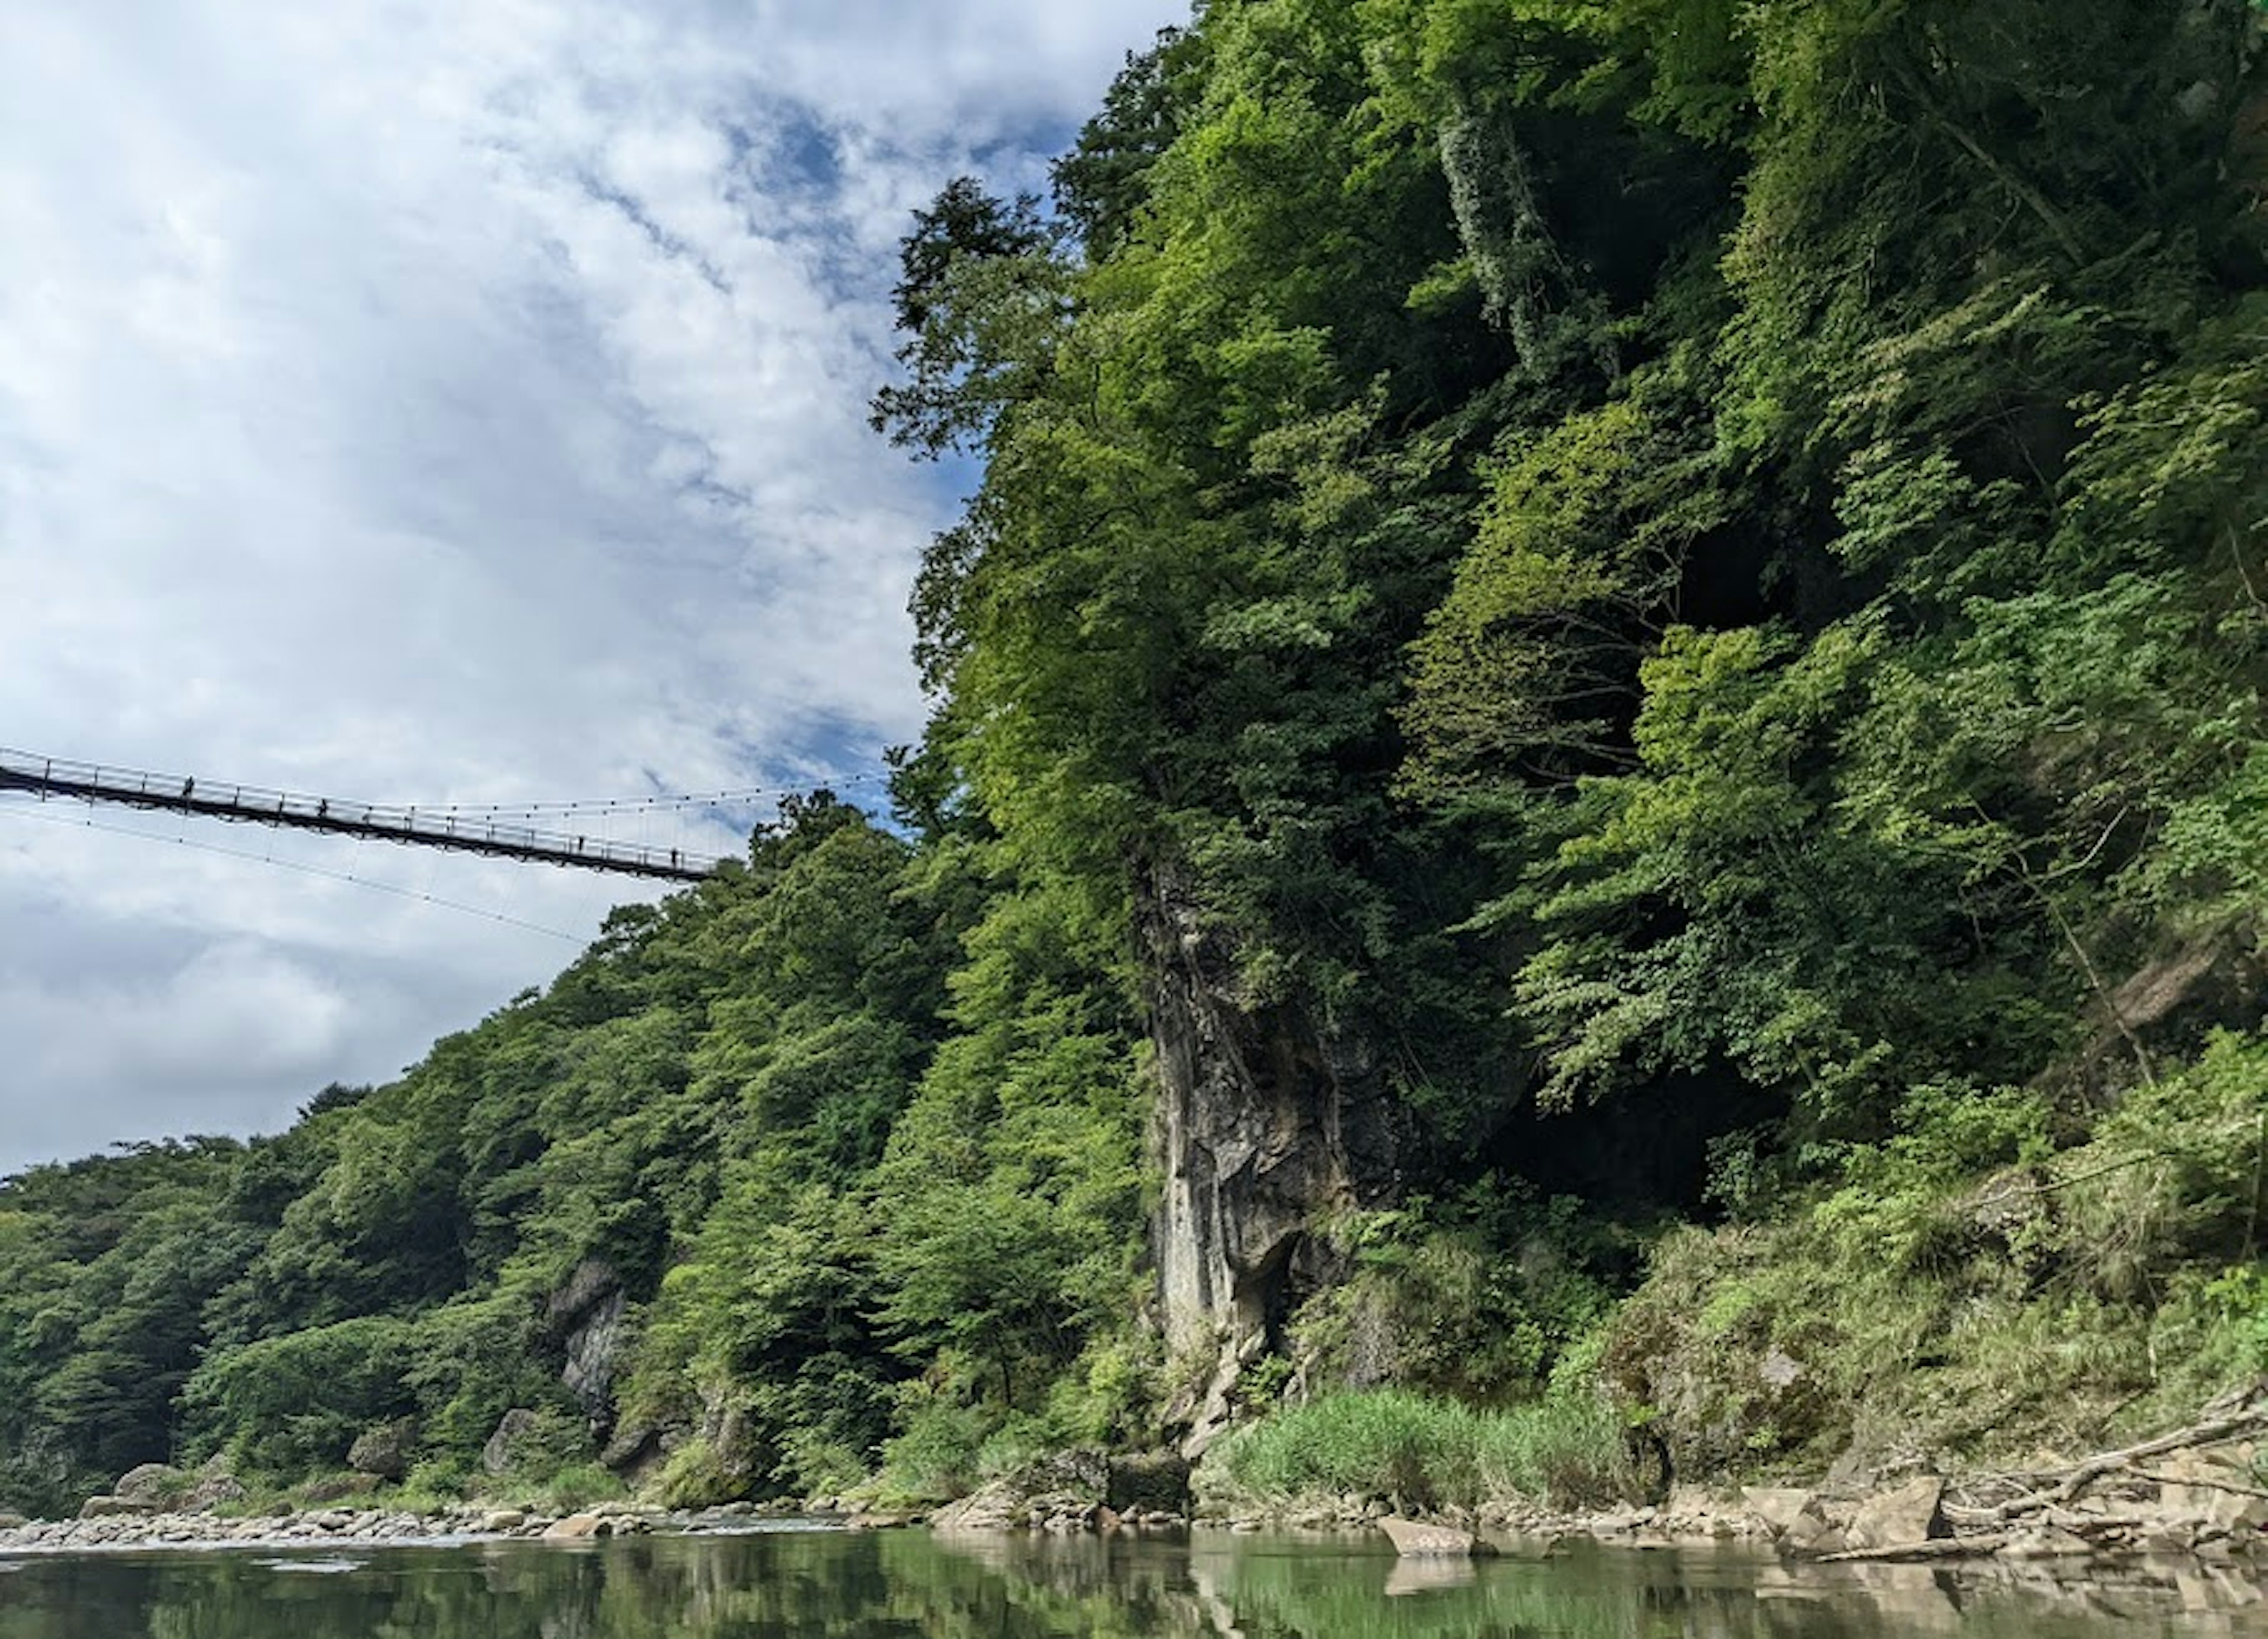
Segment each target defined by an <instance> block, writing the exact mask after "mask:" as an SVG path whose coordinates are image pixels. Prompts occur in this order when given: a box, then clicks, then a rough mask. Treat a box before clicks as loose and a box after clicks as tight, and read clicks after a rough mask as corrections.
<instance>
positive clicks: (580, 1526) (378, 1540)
mask: <svg viewBox="0 0 2268 1639" xmlns="http://www.w3.org/2000/svg"><path fill="white" fill-rule="evenodd" d="M783 1511H784V1510H771V1509H759V1508H756V1507H755V1506H752V1505H751V1504H749V1503H733V1504H730V1505H728V1506H725V1507H723V1508H711V1509H695V1510H683V1509H677V1510H673V1509H663V1508H657V1507H654V1506H652V1505H651V1504H647V1503H622V1502H609V1503H595V1504H593V1506H592V1507H590V1508H588V1509H584V1510H578V1511H575V1512H571V1513H566V1514H554V1513H547V1512H543V1511H541V1510H527V1509H519V1508H501V1507H497V1506H495V1505H492V1504H479V1503H467V1504H464V1505H462V1506H460V1507H457V1508H452V1509H448V1510H444V1511H442V1512H439V1513H431V1514H427V1513H415V1512H410V1511H409V1510H400V1509H385V1508H308V1509H296V1510H278V1511H276V1512H273V1513H261V1514H247V1515H237V1516H231V1515H225V1514H217V1513H210V1512H172V1511H165V1510H151V1511H141V1512H123V1511H115V1510H97V1511H96V1512H94V1513H92V1514H91V1515H88V1516H85V1517H82V1518H77V1519H52V1520H26V1519H22V1518H17V1517H15V1516H11V1515H0V1554H36V1553H79V1552H83V1551H85V1550H88V1549H94V1548H153V1547H185V1548H186V1547H256V1548H308V1547H385V1546H388V1545H398V1544H408V1543H418V1542H430V1543H437V1544H448V1543H456V1542H482V1541H504V1540H542V1541H550V1542H586V1541H595V1540H601V1539H605V1538H609V1537H627V1536H644V1535H648V1534H676V1535H701V1534H703V1533H714V1532H732V1531H747V1530H752V1529H757V1528H760V1527H761V1526H762V1525H763V1524H764V1523H765V1521H766V1518H767V1517H768V1516H776V1515H777V1514H779V1513H781V1512H783ZM910 1518H912V1517H900V1518H898V1519H896V1520H894V1521H892V1522H890V1523H908V1522H909V1519H910ZM814 1523H821V1522H814ZM824 1523H832V1524H840V1525H846V1526H856V1525H860V1524H866V1523H880V1522H865V1521H861V1520H858V1519H855V1518H843V1519H841V1520H837V1521H829V1522H824Z"/></svg>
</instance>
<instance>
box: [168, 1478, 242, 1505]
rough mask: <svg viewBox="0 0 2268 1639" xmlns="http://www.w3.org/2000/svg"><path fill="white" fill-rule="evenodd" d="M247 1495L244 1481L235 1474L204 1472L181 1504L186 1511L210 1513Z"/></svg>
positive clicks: (237, 1501)
mask: <svg viewBox="0 0 2268 1639" xmlns="http://www.w3.org/2000/svg"><path fill="white" fill-rule="evenodd" d="M247 1495H248V1494H247V1492H246V1490H245V1488H244V1484H243V1481H239V1479H238V1478H237V1477H236V1476H235V1475H234V1474H204V1475H203V1478H201V1479H199V1480H198V1481H197V1482H196V1483H195V1485H193V1486H191V1487H190V1488H188V1492H187V1493H186V1494H184V1495H183V1496H182V1498H181V1503H180V1506H181V1510H182V1511H183V1512H185V1513H190V1514H209V1513H210V1512H211V1511H212V1510H214V1509H216V1508H221V1507H224V1506H225V1505H226V1504H228V1503H241V1502H242V1501H244V1499H245V1497H246V1496H247Z"/></svg>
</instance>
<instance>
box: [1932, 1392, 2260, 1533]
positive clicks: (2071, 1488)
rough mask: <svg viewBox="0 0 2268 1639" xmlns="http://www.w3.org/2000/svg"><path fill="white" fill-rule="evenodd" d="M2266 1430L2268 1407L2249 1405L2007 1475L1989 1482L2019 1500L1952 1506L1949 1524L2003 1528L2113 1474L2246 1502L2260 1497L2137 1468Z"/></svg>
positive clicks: (2226, 1486) (2248, 1490)
mask: <svg viewBox="0 0 2268 1639" xmlns="http://www.w3.org/2000/svg"><path fill="white" fill-rule="evenodd" d="M2264 1428H2268V1406H2263V1405H2258V1404H2255V1405H2249V1406H2246V1407H2243V1408H2242V1409H2241V1410H2237V1411H2232V1412H2227V1413H2224V1414H2223V1415H2220V1416H2217V1417H2209V1418H2207V1419H2206V1420H2205V1421H2204V1422H2198V1423H2192V1424H2191V1426H2190V1427H2188V1428H2186V1429H2176V1430H2174V1431H2173V1432H2172V1433H2171V1434H2161V1435H2160V1436H2158V1437H2156V1438H2155V1439H2151V1440H2144V1441H2142V1442H2141V1443H2140V1444H2137V1445H2129V1446H2124V1447H2123V1448H2121V1449H2120V1450H2118V1451H2115V1452H2101V1453H2098V1454H2097V1455H2095V1456H2093V1457H2089V1458H2088V1459H2086V1460H2085V1461H2083V1462H2079V1463H2074V1464H2073V1465H2072V1466H2070V1467H2068V1468H2061V1469H2051V1470H2049V1471H2047V1472H2046V1473H2043V1474H2023V1475H2015V1474H2005V1475H1997V1476H1993V1478H1994V1479H1996V1480H1998V1481H1999V1482H2000V1483H2002V1484H2005V1485H2008V1486H2012V1487H2015V1488H2018V1492H2019V1494H2018V1495H2017V1496H2013V1497H2011V1498H2009V1499H2008V1500H2007V1501H2006V1502H2003V1503H1991V1504H1985V1505H1982V1506H1978V1505H1970V1506H1966V1507H1963V1506H1961V1505H1959V1504H1955V1505H1953V1506H1952V1507H1949V1508H1948V1510H1946V1511H1947V1516H1948V1518H1955V1517H1958V1518H1960V1519H1962V1520H1963V1521H1965V1522H1969V1523H1973V1524H1976V1525H2004V1524H2006V1523H2007V1522H2008V1521H2010V1520H2012V1519H2016V1518H2021V1517H2022V1516H2023V1515H2026V1514H2035V1513H2038V1512H2039V1511H2041V1510H2043V1509H2050V1508H2059V1507H2061V1506H2062V1505H2063V1504H2065V1503H2069V1502H2072V1501H2073V1500H2074V1499H2075V1498H2076V1497H2078V1496H2079V1495H2080V1493H2081V1492H2083V1491H2085V1490H2086V1489H2087V1488H2088V1487H2090V1486H2092V1485H2094V1484H2095V1482H2096V1481H2099V1480H2103V1479H2107V1478H2109V1477H2110V1476H2111V1475H2113V1474H2124V1475H2127V1476H2129V1477H2131V1478H2132V1479H2135V1480H2138V1481H2149V1482H2151V1483H2154V1484H2160V1485H2166V1484H2175V1485H2191V1484H2196V1485H2200V1486H2204V1487H2206V1488H2210V1489H2214V1490H2230V1491H2237V1492H2241V1493H2244V1494H2246V1495H2250V1496H2258V1495H2260V1493H2259V1492H2257V1491H2254V1490H2252V1489H2251V1488H2250V1487H2245V1486H2238V1485H2235V1484H2223V1483H2215V1482H2213V1481H2205V1480H2198V1481H2191V1480H2189V1479H2185V1478H2184V1479H2175V1478H2172V1477H2169V1476H2163V1475H2159V1474H2150V1473H2148V1472H2147V1471H2145V1470H2143V1469H2142V1468H2140V1467H2139V1466H2138V1465H2139V1464H2140V1463H2141V1462H2143V1461H2144V1460H2145V1459H2148V1458H2152V1457H2163V1456H2166V1455H2168V1454H2169V1453H2170V1452H2187V1451H2196V1450H2198V1449H2199V1448H2201V1447H2204V1446H2208V1445H2219V1444H2221V1443H2222V1442H2224V1441H2227V1440H2233V1439H2236V1438H2238V1437H2240V1436H2242V1435H2246V1434H2251V1433H2256V1432H2257V1431H2258V1430H2262V1429H2264Z"/></svg>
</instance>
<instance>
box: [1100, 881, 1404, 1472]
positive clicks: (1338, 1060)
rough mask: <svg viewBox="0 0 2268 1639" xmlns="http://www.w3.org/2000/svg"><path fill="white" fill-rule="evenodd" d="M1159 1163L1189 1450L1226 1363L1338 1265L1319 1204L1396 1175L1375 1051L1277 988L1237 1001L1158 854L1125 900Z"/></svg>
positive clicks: (1221, 948)
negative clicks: (1150, 1048) (1134, 943)
mask: <svg viewBox="0 0 2268 1639" xmlns="http://www.w3.org/2000/svg"><path fill="white" fill-rule="evenodd" d="M1139 921H1140V926H1141V932H1142V941H1143V944H1144V947H1145V956H1146V961H1145V969H1146V974H1147V989H1148V1002H1149V1013H1150V1023H1151V1035H1152V1041H1153V1043H1154V1045H1155V1047H1156V1049H1157V1065H1158V1077H1159V1082H1160V1088H1159V1094H1160V1096H1159V1102H1158V1106H1157V1111H1156V1114H1155V1118H1154V1120H1153V1121H1152V1145H1153V1148H1154V1150H1155V1151H1156V1159H1157V1161H1158V1164H1159V1170H1160V1173H1161V1174H1162V1175H1163V1177H1164V1180H1165V1190H1164V1194H1163V1198H1162V1200H1161V1202H1160V1207H1159V1210H1158V1214H1157V1216H1156V1218H1155V1219H1154V1221H1153V1223H1152V1253H1153V1256H1154V1258H1155V1260H1156V1264H1157V1268H1158V1274H1159V1280H1160V1295H1161V1298H1162V1301H1163V1305H1164V1312H1165V1323H1166V1329H1167V1343H1168V1346H1169V1347H1170V1348H1171V1349H1172V1350H1173V1351H1174V1353H1175V1355H1176V1356H1179V1357H1181V1358H1182V1359H1184V1360H1190V1359H1194V1360H1196V1361H1197V1362H1199V1363H1200V1364H1201V1368H1202V1369H1201V1370H1200V1371H1198V1372H1197V1373H1196V1374H1193V1378H1192V1384H1193V1386H1192V1387H1191V1389H1190V1390H1189V1393H1187V1394H1185V1395H1184V1396H1183V1398H1182V1400H1181V1402H1180V1403H1178V1404H1177V1405H1175V1407H1171V1408H1170V1411H1171V1415H1173V1417H1174V1419H1175V1422H1177V1424H1178V1425H1179V1426H1181V1427H1182V1429H1184V1430H1186V1437H1185V1440H1184V1451H1185V1453H1186V1454H1188V1455H1191V1456H1194V1455H1196V1454H1197V1452H1200V1451H1202V1450H1203V1449H1204V1445H1205V1444H1206V1443H1207V1442H1208V1441H1209V1440H1210V1439H1211V1437H1212V1436H1213V1435H1214V1434H1215V1433H1217V1432H1218V1431H1219V1429H1220V1428H1221V1427H1222V1426H1223V1424H1224V1423H1225V1422H1226V1419H1227V1415H1228V1410H1229V1393H1230V1391H1231V1390H1232V1389H1233V1386H1234V1385H1235V1382H1236V1378H1237V1374H1238V1372H1239V1371H1241V1369H1242V1367H1243V1366H1244V1365H1245V1364H1247V1363H1249V1362H1250V1361H1252V1360H1254V1359H1256V1358H1258V1357H1259V1356H1263V1355H1264V1354H1266V1353H1268V1352H1270V1350H1271V1349H1276V1348H1278V1346H1280V1344H1281V1342H1282V1331H1283V1327H1284V1324H1285V1321H1286V1320H1287V1319H1289V1318H1290V1316H1291V1313H1292V1310H1293V1309H1294V1308H1295V1307H1296V1306H1297V1305H1298V1304H1299V1302H1300V1300H1301V1299H1302V1298H1303V1297H1306V1296H1307V1294H1308V1293H1310V1292H1312V1291H1314V1290H1318V1289H1319V1288H1320V1287H1322V1286H1323V1285H1326V1284H1329V1283H1332V1282H1334V1281H1336V1280H1337V1279H1338V1278H1340V1277H1341V1276H1342V1275H1344V1269H1342V1268H1340V1267H1339V1260H1338V1258H1337V1254H1336V1253H1333V1252H1332V1251H1331V1250H1330V1248H1329V1246H1327V1245H1326V1244H1325V1243H1324V1242H1323V1241H1322V1239H1321V1238H1319V1237H1318V1236H1317V1235H1316V1233H1315V1231H1316V1229H1317V1227H1318V1225H1319V1224H1320V1222H1321V1221H1322V1220H1323V1219H1324V1218H1326V1217H1327V1216H1330V1215H1332V1214H1335V1213H1338V1212H1343V1211H1344V1210H1346V1209H1351V1208H1359V1207H1373V1206H1378V1205H1381V1204H1384V1203H1385V1202H1388V1201H1389V1200H1391V1199H1392V1198H1393V1195H1394V1193H1395V1116H1394V1106H1393V1101H1392V1099H1391V1096H1390V1095H1389V1093H1388V1091H1387V1089H1386V1085H1385V1081H1384V1077H1382V1076H1381V1073H1380V1069H1379V1066H1378V1063H1377V1061H1376V1057H1375V1055H1373V1053H1372V1052H1371V1051H1370V1050H1369V1049H1368V1047H1366V1044H1365V1043H1363V1042H1362V1041H1360V1040H1356V1039H1353V1038H1351V1037H1350V1036H1347V1035H1344V1034H1343V1033H1338V1032H1336V1031H1334V1030H1331V1029H1329V1028H1326V1027H1323V1026H1321V1025H1318V1024H1316V1023H1315V1022H1314V1021H1313V1020H1311V1019H1309V1018H1307V1017H1305V1016H1304V1014H1303V1013H1302V1012H1301V1011H1300V1010H1299V1009H1298V1008H1296V1007H1294V1006H1291V1005H1288V1004H1270V1005H1264V1006H1258V1005H1252V1004H1249V1003H1248V1001H1247V1000H1246V999H1245V998H1244V997H1243V996H1242V995H1241V990H1240V987H1239V985H1238V983H1237V980H1236V975H1235V970H1234V964H1233V959H1232V954H1231V952H1229V951H1228V950H1227V949H1226V946H1225V944H1224V942H1223V940H1222V938H1221V937H1220V936H1219V934H1218V933H1217V932H1215V931H1213V930H1211V929H1210V928H1209V927H1208V926H1207V925H1206V923H1205V921H1204V917H1203V916H1202V915H1201V913H1200V911H1199V909H1198V907H1197V902H1196V900H1195V897H1194V895H1193V894H1192V893H1190V892H1189V890H1188V888H1187V886H1186V885H1185V884H1184V883H1183V882H1182V880H1181V878H1179V876H1178V875H1177V873H1175V871H1172V870H1171V869H1169V868H1160V869H1159V870H1157V871H1153V872H1152V875H1151V877H1150V879H1149V883H1148V891H1147V892H1146V893H1145V895H1144V898H1143V903H1142V904H1141V906H1140V908H1139Z"/></svg>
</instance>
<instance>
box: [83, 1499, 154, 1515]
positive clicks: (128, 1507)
mask: <svg viewBox="0 0 2268 1639" xmlns="http://www.w3.org/2000/svg"><path fill="white" fill-rule="evenodd" d="M157 1511H158V1505H157V1503H152V1502H148V1501H145V1500H144V1499H143V1498H141V1497H138V1496H91V1497H89V1498H87V1499H86V1501H85V1503H81V1504H80V1505H79V1510H78V1517H79V1518H81V1519H116V1518H120V1517H122V1516H124V1517H129V1518H132V1517H141V1516H147V1515H151V1514H155V1513H156V1512H157Z"/></svg>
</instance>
